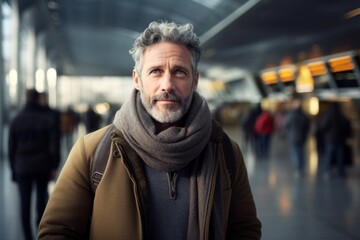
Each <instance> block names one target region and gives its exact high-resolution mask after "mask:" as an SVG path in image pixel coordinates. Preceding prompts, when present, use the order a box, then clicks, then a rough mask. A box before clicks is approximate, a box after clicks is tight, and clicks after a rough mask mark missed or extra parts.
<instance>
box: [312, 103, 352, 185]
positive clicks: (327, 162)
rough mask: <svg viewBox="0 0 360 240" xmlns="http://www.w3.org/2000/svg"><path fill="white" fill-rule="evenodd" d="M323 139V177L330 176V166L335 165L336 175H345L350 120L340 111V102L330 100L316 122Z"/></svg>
mask: <svg viewBox="0 0 360 240" xmlns="http://www.w3.org/2000/svg"><path fill="white" fill-rule="evenodd" d="M318 131H320V132H321V135H322V136H323V140H324V146H325V153H324V176H323V177H324V179H328V178H330V177H332V167H336V169H337V173H338V176H339V177H341V178H344V177H346V168H345V161H346V159H345V156H346V155H345V154H346V152H345V151H346V147H347V144H346V142H347V140H348V139H349V138H351V134H352V133H351V132H352V131H351V123H350V120H349V119H348V118H347V117H346V116H345V115H344V113H343V112H342V111H341V106H340V103H338V102H331V103H330V108H329V110H327V111H326V112H325V113H324V115H323V116H322V118H321V119H320V122H319V124H318Z"/></svg>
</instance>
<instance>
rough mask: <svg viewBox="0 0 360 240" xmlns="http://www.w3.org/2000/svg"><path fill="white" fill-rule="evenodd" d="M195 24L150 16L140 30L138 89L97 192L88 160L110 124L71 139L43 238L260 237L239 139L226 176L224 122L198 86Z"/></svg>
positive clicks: (120, 115) (124, 111)
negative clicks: (222, 139)
mask: <svg viewBox="0 0 360 240" xmlns="http://www.w3.org/2000/svg"><path fill="white" fill-rule="evenodd" d="M192 29H193V27H192V25H190V24H186V25H176V24H175V23H167V22H163V23H157V22H152V23H151V24H150V25H149V27H148V28H147V29H146V30H145V31H144V32H143V33H142V34H141V36H140V37H138V38H137V39H136V40H135V43H134V46H133V48H132V50H131V51H130V53H131V54H132V57H133V59H134V61H135V69H134V71H133V79H134V84H135V89H134V91H133V92H132V95H131V97H130V99H129V100H128V101H127V102H126V103H124V104H123V105H122V107H121V109H120V110H119V111H118V112H117V114H116V116H115V118H114V122H113V124H114V126H115V132H113V133H112V139H113V142H112V144H111V150H110V152H109V151H108V152H109V155H110V156H109V159H108V162H107V166H106V169H105V172H104V175H103V177H102V180H101V182H100V184H99V185H98V187H97V189H96V192H95V195H93V193H92V190H91V188H92V186H91V183H90V180H89V179H90V174H89V172H91V169H90V168H91V167H90V166H91V162H92V161H93V159H92V156H93V153H94V151H95V148H96V147H98V146H97V145H98V142H99V141H100V139H101V138H102V136H103V135H104V133H105V132H106V131H107V130H106V129H108V128H105V129H102V130H99V131H96V132H94V133H91V134H89V135H87V136H85V137H84V138H81V139H80V140H78V141H77V143H76V144H75V146H74V148H73V149H72V151H71V153H70V155H69V159H68V160H67V163H66V164H65V167H64V169H63V171H62V173H61V174H60V177H59V180H58V182H57V184H56V187H55V189H54V192H53V194H52V196H51V198H50V200H49V204H48V206H47V209H46V211H45V214H44V216H43V219H42V222H41V224H40V227H39V239H55V238H56V239H86V238H90V239H126V240H128V239H157V240H161V239H167V240H168V239H194V240H195V239H226V238H227V239H260V236H261V224H260V221H259V220H258V218H257V216H256V209H255V204H254V201H253V197H252V193H251V190H250V186H249V182H248V178H247V173H246V169H245V164H244V161H243V159H242V156H241V152H240V149H239V147H238V146H237V144H236V143H235V142H233V141H232V142H231V146H230V147H231V148H232V149H233V152H234V156H235V159H233V161H234V165H235V166H234V169H233V174H232V176H233V177H231V178H230V177H229V174H228V169H227V167H226V163H225V159H224V154H223V148H222V145H220V144H219V143H218V142H214V141H212V138H213V137H216V134H217V133H218V132H219V131H217V130H219V128H220V126H219V125H216V124H214V125H212V121H211V117H210V116H211V114H210V111H209V108H208V106H207V104H206V102H205V101H204V99H203V98H202V97H200V95H199V94H198V93H197V92H196V89H197V86H198V80H199V73H198V72H197V63H198V61H199V58H200V46H199V44H200V43H199V39H198V38H197V36H196V35H195V34H194V33H193V31H192ZM220 133H222V131H221V129H220ZM220 137H221V135H220ZM114 150H115V151H114ZM113 151H114V152H113ZM110 153H113V154H110ZM94 161H95V160H94ZM231 179H232V181H231Z"/></svg>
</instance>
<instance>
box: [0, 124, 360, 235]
mask: <svg viewBox="0 0 360 240" xmlns="http://www.w3.org/2000/svg"><path fill="white" fill-rule="evenodd" d="M227 132H228V133H229V135H230V136H231V137H233V138H234V139H235V140H236V141H237V142H238V143H239V144H240V145H241V146H242V149H243V152H244V156H245V160H246V165H247V168H248V173H249V178H250V183H251V186H252V190H253V195H254V199H255V202H256V205H257V210H258V216H259V218H260V220H261V221H262V223H263V237H262V239H265V240H297V239H299V240H300V239H301V240H305V239H306V240H345V239H360V164H359V163H358V161H357V162H355V166H354V167H352V168H351V169H348V177H347V178H346V179H341V178H337V177H333V178H330V179H323V178H322V176H321V175H320V174H318V172H319V170H318V169H319V168H320V166H319V164H318V162H317V159H316V157H315V155H316V154H314V150H313V149H314V148H313V147H312V146H311V144H309V149H310V154H309V159H308V161H307V165H306V166H307V167H306V169H307V174H306V175H305V176H303V177H299V178H297V177H294V174H293V171H292V166H291V162H290V159H289V156H288V152H287V148H286V142H285V141H283V140H281V139H279V138H277V137H274V138H273V139H272V149H271V157H270V159H267V160H262V161H258V160H256V159H255V158H254V155H253V153H252V152H251V151H247V150H246V148H245V146H244V143H243V141H242V139H241V138H240V134H239V131H238V130H237V129H227ZM0 177H1V178H0V184H1V185H0V186H1V188H0V197H1V198H0V203H1V205H0V239H1V240H22V239H23V238H22V233H21V226H20V221H19V219H20V215H19V209H18V202H19V199H18V193H17V188H16V185H15V184H14V183H12V182H11V181H10V172H9V168H8V163H7V159H6V158H4V157H2V159H1V161H0Z"/></svg>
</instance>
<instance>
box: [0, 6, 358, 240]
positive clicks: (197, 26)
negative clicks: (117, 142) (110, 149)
mask: <svg viewBox="0 0 360 240" xmlns="http://www.w3.org/2000/svg"><path fill="white" fill-rule="evenodd" d="M0 4H1V11H0V12H1V14H0V16H1V18H0V19H1V21H2V24H0V41H1V42H2V47H0V55H1V59H0V63H1V66H0V75H1V76H2V77H1V78H0V154H1V155H0V239H1V240H23V239H25V238H24V236H23V232H22V228H21V214H20V207H19V206H20V198H19V192H18V186H17V184H16V183H15V182H14V181H12V175H11V171H10V166H9V158H8V138H9V126H10V123H11V121H12V119H13V118H14V117H15V116H16V114H17V113H18V112H19V111H20V110H21V109H22V108H23V107H24V104H25V92H26V90H27V89H36V90H37V91H38V92H40V93H45V95H46V97H47V102H48V105H49V106H50V107H51V108H53V109H56V110H58V111H59V113H60V114H61V119H62V120H63V121H61V129H62V132H61V133H62V134H61V162H60V166H59V168H58V170H57V174H59V173H60V171H61V168H62V166H63V165H64V164H65V162H66V159H67V156H68V154H69V151H70V149H71V148H72V146H73V144H74V142H75V141H76V140H77V139H78V138H79V137H81V136H84V135H85V134H88V133H89V132H90V131H93V130H94V129H99V128H101V127H104V126H106V125H108V124H110V123H112V121H113V118H114V115H115V113H116V112H117V111H118V110H119V109H120V108H121V106H122V104H123V103H124V102H125V101H126V99H128V98H129V96H130V93H131V91H132V89H133V88H134V83H133V79H132V70H133V60H132V58H131V55H130V54H129V49H130V48H131V47H132V44H133V42H134V40H135V38H136V37H137V36H138V35H139V34H140V33H141V32H142V31H143V30H144V29H145V28H146V27H147V26H148V25H149V23H150V22H151V21H159V20H161V21H174V22H176V23H178V24H185V23H191V24H193V26H194V31H195V32H196V33H197V34H198V36H199V38H200V42H201V44H202V45H201V47H202V49H203V53H202V57H201V59H200V62H199V66H198V68H199V73H200V80H199V86H198V89H197V91H198V92H199V93H200V94H201V95H202V96H203V97H204V98H205V99H206V101H207V103H208V105H209V108H210V111H211V113H212V116H213V118H214V119H215V120H217V121H218V122H219V123H220V124H221V125H222V127H223V128H224V130H225V132H226V133H227V134H228V135H229V136H230V137H231V138H232V139H233V140H234V141H235V142H236V143H237V144H238V145H239V146H240V149H241V151H242V154H243V157H244V161H245V165H246V168H247V173H248V178H249V181H250V186H251V189H252V193H253V197H254V201H255V204H256V209H257V215H258V218H259V219H260V221H261V223H262V238H261V239H264V240H356V239H358V240H360V124H359V123H360V31H359V29H360V2H359V1H358V0H347V1H340V0H316V1H300V0H294V1H276V0H184V1H173V0H169V1H168V0H152V1H146V0H145V1H144V0H88V1H84V0H0ZM295 104H298V106H299V107H300V109H302V110H303V112H304V113H305V115H306V116H307V117H308V119H309V127H308V131H307V132H306V134H305V135H306V142H305V147H304V149H305V156H304V163H303V164H304V166H303V171H297V168H296V164H295V162H294V161H293V158H292V157H293V151H292V148H291V147H292V144H291V142H290V140H289V138H290V137H289V132H288V131H287V128H286V127H285V125H286V124H285V119H286V118H287V116H288V114H289V113H290V111H291V109H292V107H293V106H294V105H295ZM334 106H336V108H337V109H338V110H339V111H340V113H342V115H344V116H345V118H346V119H347V122H348V123H349V132H348V134H347V135H346V139H345V141H344V143H343V146H344V151H342V153H343V154H342V155H341V157H340V158H338V159H342V160H343V161H341V163H340V161H339V162H334V160H333V163H332V164H331V169H330V171H325V170H326V169H327V167H326V164H325V161H326V160H325V159H326V157H325V156H327V155H326V154H327V153H328V151H331V147H329V145H328V144H327V140H328V139H326V137H324V135H326V132H327V131H330V130H329V129H327V128H324V129H322V131H320V130H319V129H320V127H319V126H320V125H321V123H322V122H323V119H324V118H325V116H326V115H327V113H328V112H330V111H331V110H333V109H334ZM259 108H260V109H261V111H263V112H267V113H269V116H270V117H271V119H272V130H271V132H270V134H269V137H268V138H267V143H268V148H269V149H268V151H264V149H263V148H259V146H263V145H261V143H265V140H264V138H262V137H259V135H257V134H255V135H254V129H255V123H256V122H257V121H256V118H251V116H253V115H252V114H253V113H254V112H255V111H256V110H258V109H259ZM89 112H91V113H92V114H94V116H96V119H98V121H97V124H96V126H95V128H94V129H93V130H89V129H88V124H87V123H88V113H89ZM340 113H339V114H340ZM64 119H71V120H70V122H68V121H65V120H64ZM297 121H300V120H296V121H295V122H296V124H300V123H299V122H297ZM340 132H345V129H344V128H342V129H341V131H340ZM259 144H260V145H259ZM329 149H330V150H329ZM340 165H341V166H343V167H344V168H342V169H340V168H338V167H339V166H340ZM338 170H339V171H338ZM342 170H344V171H342ZM55 184H56V178H55V180H53V181H51V182H50V184H49V186H48V190H49V192H50V194H51V191H52V189H53V187H54V185H55ZM34 199H35V194H33V201H32V213H33V215H32V218H33V219H32V222H33V223H34V225H33V230H34V239H35V235H36V233H37V226H36V220H35V216H34V214H35V211H36V210H35V209H36V207H35V202H34Z"/></svg>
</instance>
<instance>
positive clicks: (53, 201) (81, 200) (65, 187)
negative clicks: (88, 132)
mask: <svg viewBox="0 0 360 240" xmlns="http://www.w3.org/2000/svg"><path fill="white" fill-rule="evenodd" d="M89 161H90V160H89V158H88V156H86V151H85V144H84V138H80V139H79V140H78V141H77V142H76V143H75V145H74V147H73V149H72V150H71V152H70V154H69V157H68V159H67V161H66V163H65V165H64V168H63V169H62V171H61V173H60V176H59V178H58V180H57V182H56V185H55V188H54V190H53V192H52V193H51V196H50V199H49V202H48V204H47V206H46V209H45V212H44V214H43V217H42V219H41V222H40V225H39V233H38V239H41V240H43V239H88V234H89V225H90V219H91V211H92V202H93V196H92V192H91V186H90V184H89Z"/></svg>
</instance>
